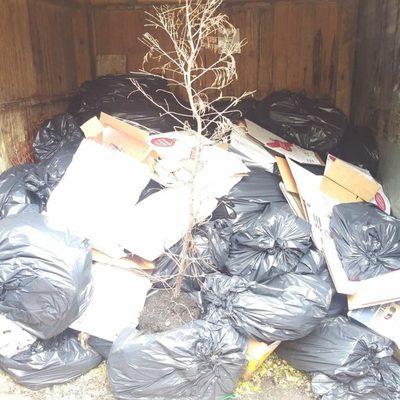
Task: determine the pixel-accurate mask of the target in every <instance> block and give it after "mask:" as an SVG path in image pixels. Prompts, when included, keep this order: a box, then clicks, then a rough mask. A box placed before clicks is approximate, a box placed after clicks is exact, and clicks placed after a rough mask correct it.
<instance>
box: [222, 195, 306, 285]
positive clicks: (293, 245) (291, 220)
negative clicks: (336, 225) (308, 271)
mask: <svg viewBox="0 0 400 400" xmlns="http://www.w3.org/2000/svg"><path fill="white" fill-rule="evenodd" d="M311 245H312V240H311V226H310V224H309V223H308V222H306V221H304V220H302V219H301V218H298V217H297V216H296V215H294V214H293V212H292V211H291V209H290V207H289V205H288V204H287V203H283V202H278V203H271V204H268V205H267V206H266V208H265V210H264V211H263V213H262V214H261V215H260V216H259V217H258V218H255V219H254V220H252V221H251V222H249V223H248V224H247V226H245V227H243V228H242V229H241V230H240V231H239V232H237V233H235V234H234V235H233V236H232V239H231V249H230V253H229V258H228V260H227V263H226V268H227V270H228V272H229V273H230V274H231V275H240V276H243V277H245V278H246V279H247V280H249V281H256V282H258V283H264V282H267V281H269V280H271V279H272V278H274V277H276V276H278V275H280V274H283V273H287V272H290V271H293V270H294V269H295V268H296V266H297V264H298V263H299V262H300V260H301V259H302V258H303V256H304V255H305V254H307V253H308V252H309V250H310V248H311Z"/></svg>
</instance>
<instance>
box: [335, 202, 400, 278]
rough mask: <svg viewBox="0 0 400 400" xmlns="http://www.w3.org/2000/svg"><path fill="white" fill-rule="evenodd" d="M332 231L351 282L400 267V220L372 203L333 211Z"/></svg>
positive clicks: (341, 207)
mask: <svg viewBox="0 0 400 400" xmlns="http://www.w3.org/2000/svg"><path fill="white" fill-rule="evenodd" d="M330 230H331V233H332V237H333V239H334V241H335V245H336V249H337V252H338V255H339V258H340V261H341V262H342V265H343V268H344V270H345V271H346V274H347V276H348V278H349V279H350V280H362V279H368V278H373V277H375V276H378V275H382V274H385V273H387V272H391V271H393V270H398V269H399V268H400V221H399V220H398V219H396V218H394V217H391V216H389V215H387V214H386V213H385V212H383V211H381V210H379V208H377V207H376V206H374V205H372V204H370V203H348V204H339V205H336V206H335V207H334V208H333V211H332V218H331V222H330Z"/></svg>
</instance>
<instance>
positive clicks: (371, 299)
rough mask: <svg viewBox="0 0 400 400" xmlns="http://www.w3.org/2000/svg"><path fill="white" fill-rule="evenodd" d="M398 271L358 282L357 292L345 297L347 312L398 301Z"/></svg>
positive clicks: (399, 273)
mask: <svg viewBox="0 0 400 400" xmlns="http://www.w3.org/2000/svg"><path fill="white" fill-rule="evenodd" d="M399 287H400V270H397V271H392V272H388V273H387V274H383V275H379V276H376V277H375V278H370V279H365V280H363V281H360V282H358V287H357V291H356V292H355V293H354V294H353V295H351V296H348V297H347V303H348V306H349V310H355V309H357V308H363V307H370V306H375V305H378V304H385V303H390V302H395V301H399V300H400V291H399Z"/></svg>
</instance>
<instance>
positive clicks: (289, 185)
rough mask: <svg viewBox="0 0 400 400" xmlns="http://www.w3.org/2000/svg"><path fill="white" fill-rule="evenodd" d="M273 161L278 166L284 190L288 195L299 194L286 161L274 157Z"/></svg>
mask: <svg viewBox="0 0 400 400" xmlns="http://www.w3.org/2000/svg"><path fill="white" fill-rule="evenodd" d="M275 160H276V163H277V165H278V168H279V172H280V174H281V177H282V180H283V183H284V185H285V188H286V190H287V191H288V192H290V193H296V194H299V190H298V189H297V185H296V181H295V180H294V177H293V174H292V172H291V171H290V167H289V164H288V162H287V161H286V159H285V158H283V157H275Z"/></svg>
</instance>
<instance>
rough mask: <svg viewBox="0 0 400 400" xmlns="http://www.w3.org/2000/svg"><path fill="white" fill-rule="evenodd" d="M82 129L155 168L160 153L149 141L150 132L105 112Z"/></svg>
mask: <svg viewBox="0 0 400 400" xmlns="http://www.w3.org/2000/svg"><path fill="white" fill-rule="evenodd" d="M81 129H82V131H83V132H84V134H85V137H86V138H91V139H92V140H94V141H95V142H96V143H99V144H102V145H104V146H107V147H112V148H115V149H116V150H119V151H122V152H124V153H126V154H128V155H129V156H131V157H132V158H134V159H136V160H138V161H141V162H142V163H144V164H146V165H148V166H149V167H150V169H152V170H153V169H154V162H155V159H157V158H158V155H157V152H156V151H154V149H152V148H151V147H150V146H149V145H148V143H147V142H148V140H149V134H148V132H146V131H144V130H142V129H139V128H137V127H136V126H133V125H130V124H128V123H126V122H123V121H121V120H119V119H117V118H114V117H112V116H111V115H108V114H106V113H103V112H102V113H101V114H100V120H99V119H98V118H97V117H93V118H91V119H90V120H88V121H86V122H85V123H84V124H83V125H82V126H81Z"/></svg>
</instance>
